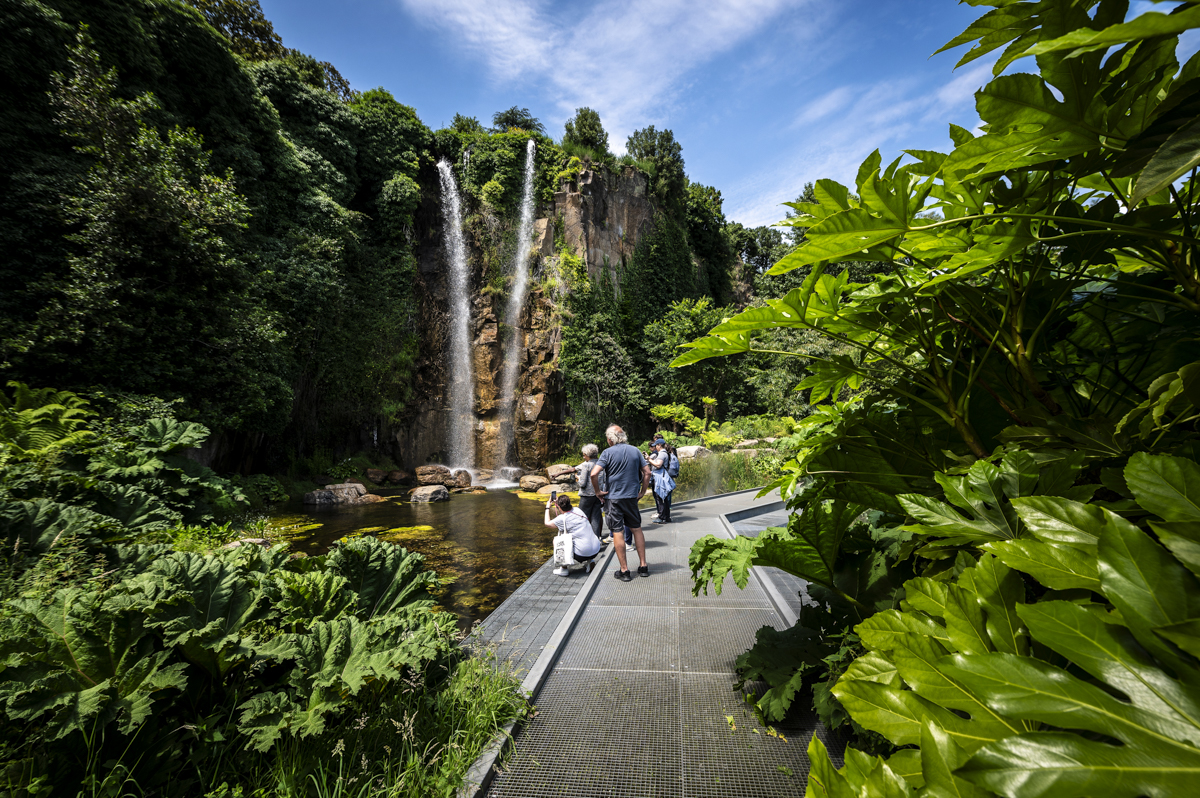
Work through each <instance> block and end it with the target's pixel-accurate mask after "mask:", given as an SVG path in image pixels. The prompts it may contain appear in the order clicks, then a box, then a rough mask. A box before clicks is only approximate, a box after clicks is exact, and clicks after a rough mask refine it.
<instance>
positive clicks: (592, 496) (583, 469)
mask: <svg viewBox="0 0 1200 798" xmlns="http://www.w3.org/2000/svg"><path fill="white" fill-rule="evenodd" d="M582 453H583V462H582V463H580V464H579V465H577V466H575V481H576V482H578V483H579V509H580V510H581V511H583V514H584V515H586V516H587V519H588V523H590V524H591V525H592V532H594V533H596V537H598V538H600V539H601V541H603V542H605V543H607V542H608V538H606V537H605V536H604V535H603V534H601V533H602V532H603V530H604V502H603V501H602V500H601V499H600V497H599V496H597V495H596V492H595V490H594V489H593V488H592V466H594V465H596V458H597V457H599V456H600V448H599V447H598V446H596V444H594V443H589V444H588V445H586V446H584V447H583V450H582ZM607 489H608V481H607V480H606V479H605V477H604V474H603V473H601V475H600V490H607Z"/></svg>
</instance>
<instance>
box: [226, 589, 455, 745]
mask: <svg viewBox="0 0 1200 798" xmlns="http://www.w3.org/2000/svg"><path fill="white" fill-rule="evenodd" d="M398 616H400V619H398ZM404 620H407V623H406V622H404ZM456 631H457V627H456V624H455V621H454V620H453V618H452V617H451V616H442V615H438V614H434V613H430V612H428V611H427V610H425V609H424V608H408V609H405V610H402V611H399V612H396V613H393V615H392V616H389V618H388V621H387V622H386V623H381V622H375V623H364V622H362V621H360V620H359V619H358V618H355V617H349V618H342V619H340V620H337V621H329V622H326V621H318V622H316V623H314V624H312V625H311V627H310V628H309V629H308V630H306V631H305V632H303V633H300V634H289V635H284V636H283V640H282V641H281V642H282V648H286V650H287V651H288V654H287V655H286V657H283V658H284V659H288V660H292V661H294V664H293V667H292V669H291V671H290V675H289V677H288V682H289V684H288V688H287V689H286V690H283V691H276V692H271V693H265V692H264V693H259V694H257V695H254V696H252V697H251V698H250V699H249V700H247V701H246V702H244V703H243V704H242V705H241V706H239V707H238V709H239V710H240V714H239V716H238V729H239V731H241V732H242V733H243V734H245V735H247V736H248V737H249V738H250V741H251V747H252V748H254V749H255V750H258V751H266V750H268V749H270V748H271V746H273V745H274V744H275V742H276V741H277V740H278V739H279V738H280V737H281V736H282V735H283V734H285V733H291V734H294V735H297V736H300V737H310V736H313V735H317V734H321V733H322V732H323V731H324V730H325V728H326V723H327V721H328V719H329V717H330V716H334V715H337V714H338V713H340V712H344V711H346V710H347V709H349V708H350V706H351V704H350V703H349V702H348V701H346V697H347V696H354V695H357V694H358V693H359V692H360V691H362V690H363V689H364V688H365V687H367V686H368V685H374V686H375V689H377V690H379V691H381V692H382V691H384V690H386V689H387V687H388V685H389V684H391V683H393V682H395V681H397V680H399V679H401V678H403V677H404V676H405V675H406V674H407V673H409V672H411V671H414V670H419V669H421V668H423V667H424V666H425V665H426V664H427V663H429V662H430V661H432V660H435V659H437V658H439V657H441V656H444V655H445V654H446V653H447V652H448V651H449V650H450V647H451V646H452V644H453V641H454V638H455V636H456Z"/></svg>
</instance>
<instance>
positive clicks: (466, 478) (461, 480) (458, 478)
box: [444, 468, 471, 488]
mask: <svg viewBox="0 0 1200 798" xmlns="http://www.w3.org/2000/svg"><path fill="white" fill-rule="evenodd" d="M453 477H454V478H453V480H452V482H453V483H454V484H453V485H451V484H450V483H449V482H447V483H444V484H445V485H446V487H448V488H451V487H453V488H469V487H471V472H470V471H467V470H466V469H465V468H460V469H459V470H458V471H455V472H454V474H453Z"/></svg>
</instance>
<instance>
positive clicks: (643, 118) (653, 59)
mask: <svg viewBox="0 0 1200 798" xmlns="http://www.w3.org/2000/svg"><path fill="white" fill-rule="evenodd" d="M400 2H401V4H402V5H403V6H404V7H405V8H407V9H408V10H409V11H410V12H411V13H412V14H413V15H414V16H415V17H416V18H417V19H418V20H420V21H421V22H422V23H424V24H426V25H428V26H430V27H433V28H435V29H439V30H441V31H443V32H444V33H446V34H447V35H448V36H449V37H450V38H451V40H452V41H453V43H455V44H456V45H458V46H459V47H461V48H463V49H464V50H465V51H466V52H467V53H469V54H470V55H471V56H473V57H475V58H478V59H480V60H482V61H483V62H484V63H485V64H486V66H487V68H488V70H489V72H490V73H491V76H492V78H493V79H494V80H496V81H497V82H498V83H501V84H510V83H514V82H516V81H527V82H532V83H534V84H537V85H546V86H548V87H549V89H550V91H551V94H552V95H553V97H554V99H555V102H556V104H557V107H558V110H559V113H560V116H561V118H562V119H565V118H567V117H569V116H570V115H572V114H573V113H574V110H575V108H577V107H581V106H589V107H591V108H595V109H596V110H598V111H600V113H601V115H602V117H603V119H604V126H605V128H606V129H608V131H609V133H610V137H609V140H610V142H611V143H612V145H613V146H614V148H618V147H619V146H620V143H621V142H623V141H624V140H625V136H626V135H627V134H628V133H630V132H632V129H633V126H634V125H637V126H642V125H645V124H661V123H662V122H663V121H664V119H665V114H664V112H665V111H667V110H669V108H670V106H671V104H672V103H673V102H674V100H675V98H676V97H678V96H679V93H680V91H681V90H682V89H683V88H685V87H686V82H687V79H688V75H689V73H691V72H692V71H693V70H694V69H696V68H697V67H699V66H701V65H703V64H705V63H707V62H708V61H710V60H712V59H714V58H716V57H717V56H719V55H721V54H723V53H725V52H728V51H729V50H731V49H732V48H734V47H736V46H737V45H739V44H741V43H743V42H745V41H746V40H747V39H748V38H750V37H751V36H753V35H755V34H756V33H758V32H760V31H762V30H763V29H764V28H766V27H767V26H769V25H770V24H772V22H773V21H774V20H776V19H777V18H778V17H779V16H780V15H781V14H782V13H783V12H785V11H794V10H795V9H796V8H797V7H798V4H797V3H795V2H789V0H708V2H696V1H695V0H658V1H657V2H645V0H601V1H600V2H598V3H596V4H594V5H592V6H591V7H590V9H589V10H588V11H587V13H586V14H585V15H584V16H583V17H580V16H579V14H578V11H579V10H578V9H577V8H575V9H567V10H566V11H564V12H556V11H555V10H554V9H552V8H551V7H550V6H549V5H548V4H547V3H546V2H542V1H541V0H488V2H484V3H481V2H479V1H478V0H400ZM548 127H549V126H548Z"/></svg>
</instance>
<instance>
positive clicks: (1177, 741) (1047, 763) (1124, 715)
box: [944, 654, 1200, 798]
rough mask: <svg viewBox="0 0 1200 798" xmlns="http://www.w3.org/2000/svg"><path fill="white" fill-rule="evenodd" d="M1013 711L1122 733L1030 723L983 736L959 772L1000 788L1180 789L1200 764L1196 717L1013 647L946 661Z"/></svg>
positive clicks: (1042, 791)
mask: <svg viewBox="0 0 1200 798" xmlns="http://www.w3.org/2000/svg"><path fill="white" fill-rule="evenodd" d="M944 667H945V669H946V670H947V671H948V672H949V673H950V674H951V675H953V676H955V677H956V678H958V679H960V680H962V681H963V682H964V683H966V684H967V685H969V686H970V687H971V689H972V690H973V691H974V692H976V693H977V694H979V695H980V696H981V697H983V698H984V700H986V701H987V702H988V704H989V705H991V706H992V707H994V708H995V709H996V710H997V711H999V712H1003V713H1004V714H1005V715H1010V716H1013V717H1019V718H1024V719H1027V720H1033V721H1039V722H1041V723H1047V724H1051V725H1054V726H1058V727H1059V728H1068V729H1080V730H1085V731H1090V732H1094V733H1096V734H1102V735H1105V736H1107V737H1112V738H1116V739H1117V740H1120V741H1121V742H1122V743H1124V745H1123V746H1121V747H1117V746H1113V745H1110V744H1108V743H1099V742H1096V741H1093V740H1088V739H1085V738H1084V737H1082V736H1079V735H1075V734H1067V733H1053V732H1032V733H1028V734H1022V735H1017V736H1013V737H1009V738H1007V739H1003V740H998V741H996V742H993V743H991V744H988V745H985V746H983V747H982V749H981V750H980V751H979V752H978V753H976V755H975V756H973V757H972V758H971V760H970V761H968V762H967V764H966V765H965V766H964V767H963V768H962V769H961V770H960V771H959V775H961V776H963V777H964V778H967V779H969V780H971V781H972V782H974V783H976V784H979V785H981V786H983V787H987V788H988V789H992V790H995V791H997V792H1000V793H1002V794H1012V793H1013V792H1014V791H1015V790H1019V791H1020V794H1021V795H1037V796H1041V795H1054V796H1079V797H1080V798H1083V796H1088V795H1093V794H1096V792H1097V791H1100V790H1102V791H1103V793H1102V794H1104V795H1116V796H1129V798H1134V797H1135V796H1141V795H1155V796H1157V795H1163V796H1166V795H1177V794H1183V792H1181V790H1182V791H1184V792H1186V788H1185V786H1184V785H1185V784H1187V783H1190V782H1192V781H1193V780H1194V779H1195V778H1196V774H1197V773H1200V748H1197V747H1196V746H1195V745H1194V744H1192V743H1191V742H1188V741H1187V740H1188V738H1189V737H1191V736H1194V735H1195V734H1196V733H1197V727H1196V725H1195V724H1193V723H1187V722H1178V721H1175V720H1174V719H1171V718H1169V717H1166V716H1163V715H1161V714H1158V713H1156V712H1153V711H1148V710H1146V709H1144V708H1142V707H1141V706H1139V704H1138V702H1137V700H1136V699H1133V701H1132V704H1127V703H1125V702H1123V701H1121V700H1119V699H1117V698H1114V697H1113V696H1111V695H1109V694H1108V693H1106V692H1105V691H1103V690H1101V689H1100V688H1099V687H1096V686H1094V685H1092V684H1089V683H1088V682H1085V681H1083V680H1082V679H1079V678H1077V677H1075V676H1072V675H1071V674H1069V673H1067V672H1066V671H1064V670H1062V669H1061V668H1057V667H1055V666H1053V665H1051V664H1049V663H1047V662H1043V661H1041V660H1037V659H1033V658H1031V657H1017V656H1013V655H1011V654H984V655H975V656H964V655H955V656H954V657H952V658H951V660H950V662H949V663H948V664H947V665H945V666H944Z"/></svg>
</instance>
